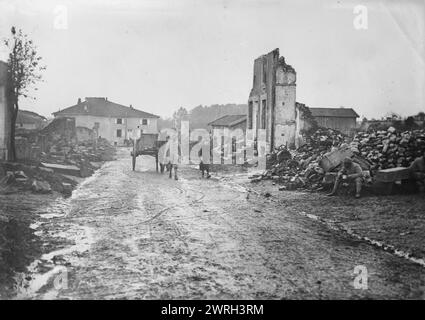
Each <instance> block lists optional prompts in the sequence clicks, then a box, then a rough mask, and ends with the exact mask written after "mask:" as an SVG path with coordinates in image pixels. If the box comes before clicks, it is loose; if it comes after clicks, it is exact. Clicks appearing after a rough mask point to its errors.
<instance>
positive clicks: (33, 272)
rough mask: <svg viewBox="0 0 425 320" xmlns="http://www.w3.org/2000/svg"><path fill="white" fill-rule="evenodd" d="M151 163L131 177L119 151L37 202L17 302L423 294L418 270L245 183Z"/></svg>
mask: <svg viewBox="0 0 425 320" xmlns="http://www.w3.org/2000/svg"><path fill="white" fill-rule="evenodd" d="M154 167H155V166H154V161H153V159H152V158H150V157H139V158H138V163H137V167H136V171H135V172H133V171H132V170H131V158H130V155H129V151H128V150H127V149H121V150H119V151H118V160H116V161H113V162H109V163H107V164H105V165H104V166H103V167H102V168H101V169H100V170H99V171H98V172H96V174H95V175H94V176H93V177H91V178H89V179H88V180H86V181H85V182H84V183H83V184H82V185H81V186H80V187H79V188H78V189H77V190H76V191H75V192H74V194H73V196H72V197H71V198H69V199H58V200H56V201H55V202H53V203H52V204H51V205H49V206H46V207H45V208H43V210H41V212H40V216H41V219H40V222H39V223H37V224H35V225H34V226H33V228H34V229H35V233H36V234H37V235H38V236H39V237H40V238H41V239H42V240H43V241H44V242H45V248H47V249H46V250H45V253H44V254H43V255H42V256H41V258H40V259H37V260H35V261H34V262H33V263H31V265H29V266H28V272H25V273H22V274H18V275H17V281H18V293H17V298H24V299H337V298H342V299H346V298H347V299H362V298H384V299H385V298H391V299H393V298H402V299H408V298H414V299H417V298H422V297H423V296H424V293H423V288H424V287H423V285H424V278H425V277H424V274H425V273H424V271H425V269H424V267H422V266H420V265H416V264H414V263H412V262H409V261H407V260H405V259H403V258H400V257H397V256H395V255H393V254H391V253H388V252H384V251H382V250H379V249H378V248H375V247H373V246H371V245H370V244H367V243H364V242H362V241H358V240H355V239H352V238H350V237H349V236H348V235H346V234H344V233H340V232H338V231H335V230H331V229H329V228H327V227H326V226H324V225H321V224H319V223H317V222H315V221H314V220H312V219H309V218H308V217H305V216H303V215H298V214H294V211H293V210H286V208H285V206H284V205H277V204H276V202H274V201H271V200H270V199H268V198H267V197H264V196H263V195H262V194H261V193H258V192H256V191H255V190H250V188H252V185H249V184H243V183H235V181H234V180H232V179H219V178H217V177H213V178H212V179H209V180H207V179H201V178H200V173H199V172H198V171H196V170H193V169H190V168H183V169H182V170H180V172H179V180H177V181H176V180H174V179H169V178H168V175H167V174H163V175H161V174H158V173H156V172H155V171H154ZM325 200H326V199H325V198H324V201H325ZM353 210H354V208H353ZM366 271H367V274H366V273H365V272H366ZM355 272H357V273H360V272H362V274H361V275H360V278H362V279H363V282H360V281H359V279H360V278H356V276H357V274H356V273H355ZM365 277H367V282H365V281H366V280H365V279H366V278H365ZM356 284H357V285H356ZM366 287H367V288H366Z"/></svg>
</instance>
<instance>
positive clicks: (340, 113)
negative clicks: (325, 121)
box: [309, 107, 359, 118]
mask: <svg viewBox="0 0 425 320" xmlns="http://www.w3.org/2000/svg"><path fill="white" fill-rule="evenodd" d="M309 109H310V111H311V114H312V116H313V117H335V118H358V117H359V115H358V114H357V113H356V112H355V111H354V110H353V109H352V108H310V107H309Z"/></svg>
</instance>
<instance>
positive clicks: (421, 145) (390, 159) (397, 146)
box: [350, 127, 425, 171]
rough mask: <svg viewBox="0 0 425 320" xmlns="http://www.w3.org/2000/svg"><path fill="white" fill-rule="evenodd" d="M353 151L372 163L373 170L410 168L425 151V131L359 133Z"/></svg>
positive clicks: (390, 130)
mask: <svg viewBox="0 0 425 320" xmlns="http://www.w3.org/2000/svg"><path fill="white" fill-rule="evenodd" d="M350 147H351V150H352V151H353V152H354V153H355V154H359V155H361V156H362V157H364V158H365V159H367V160H369V161H370V162H371V163H372V167H371V170H373V171H377V170H382V169H389V168H395V167H408V166H409V165H410V164H411V163H412V162H413V161H414V160H415V158H417V157H419V156H420V155H421V154H422V152H423V150H425V130H424V129H422V130H414V131H405V132H397V130H396V129H395V128H393V127H390V128H389V129H388V130H386V131H385V130H382V131H373V132H368V133H367V132H359V133H358V134H357V135H356V136H355V138H354V139H353V142H351V144H350Z"/></svg>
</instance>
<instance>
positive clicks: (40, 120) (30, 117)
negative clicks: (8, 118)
mask: <svg viewBox="0 0 425 320" xmlns="http://www.w3.org/2000/svg"><path fill="white" fill-rule="evenodd" d="M46 125H47V119H46V118H45V117H43V116H41V115H39V114H37V113H35V112H32V111H26V110H19V111H18V117H17V118H16V128H17V129H26V130H38V129H43V128H44V127H45V126H46Z"/></svg>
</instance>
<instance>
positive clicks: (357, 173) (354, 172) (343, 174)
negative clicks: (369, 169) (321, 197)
mask: <svg viewBox="0 0 425 320" xmlns="http://www.w3.org/2000/svg"><path fill="white" fill-rule="evenodd" d="M341 181H347V182H352V181H354V182H355V184H356V198H360V192H361V190H362V184H363V170H362V168H361V167H360V165H359V164H357V163H355V162H353V160H351V159H350V158H345V159H344V162H343V165H342V168H341V170H340V171H339V172H338V175H337V177H336V180H335V184H334V187H333V189H332V192H331V193H329V194H327V195H328V196H333V195H335V194H336V192H337V191H338V187H339V185H340V183H341Z"/></svg>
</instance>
